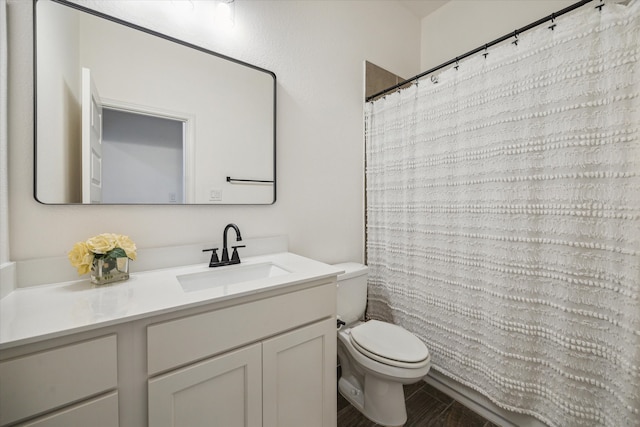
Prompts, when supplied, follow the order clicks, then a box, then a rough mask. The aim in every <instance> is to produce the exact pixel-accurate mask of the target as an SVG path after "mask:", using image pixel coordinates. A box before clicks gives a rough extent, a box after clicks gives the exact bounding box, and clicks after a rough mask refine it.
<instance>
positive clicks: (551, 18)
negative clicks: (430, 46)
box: [366, 0, 604, 102]
mask: <svg viewBox="0 0 640 427" xmlns="http://www.w3.org/2000/svg"><path fill="white" fill-rule="evenodd" d="M592 1H593V0H581V1H579V2H577V3H574V4H572V5H570V6H567V7H565V8H564V9H562V10H559V11H558V12H555V13H552V14H551V15H549V16H546V17H544V18H542V19H538V20H537V21H535V22H532V23H531V24H529V25H526V26H524V27H522V28H519V29H517V30H515V31H514V32H512V33H509V34H505V35H504V36H502V37H500V38H497V39H495V40H494V41H492V42H489V43H486V44H483V45H482V46H479V47H477V48H475V49H473V50H470V51H469V52H467V53H465V54H463V55H461V56H456V57H455V58H453V59H451V60H449V61H447V62H444V63H442V64H440V65H438V66H436V67H433V68H431V69H430V70H427V71H425V72H422V73H420V74H418V75H415V76H413V77H411V78H410V79H406V80H404V81H401V82H400V83H398V84H395V85H393V86H391V87H389V88H387V89H385V90H382V91H380V92H378V93H375V94H373V95H371V96H368V97H367V98H366V101H367V102H370V101H371V100H373V99H374V98H377V97H379V96H380V95H385V94H387V93H389V92H392V91H394V90H396V89H398V88H399V87H401V86H404V85H406V84H407V83H410V82H412V81H417V80H419V79H420V78H422V77H424V76H426V75H428V74H431V73H433V72H434V71H438V70H440V69H442V68H444V67H446V66H448V65H451V64H455V63H457V62H459V61H460V60H461V59H464V58H467V57H469V56H471V55H475V54H476V53H478V52H481V51H483V50H486V49H488V48H489V47H491V46H494V45H496V44H498V43H501V42H503V41H505V40H508V39H510V38H511V37H515V38H516V40H517V38H518V34H521V33H524V32H525V31H529V30H530V29H532V28H535V27H537V26H539V25H542V24H544V23H545V22H547V21H551V22H553V21H555V19H556V18H557V17H559V16H561V15H564V14H565V13H569V12H571V11H572V10H574V9H577V8H579V7H581V6H584V5H585V4H587V3H590V2H592ZM602 1H603V0H600V4H599V5H597V6H596V8H597V9H600V10H601V9H602V7H603V6H604V3H602ZM553 27H555V24H553V25H552V26H550V27H549V28H550V29H551V30H553Z"/></svg>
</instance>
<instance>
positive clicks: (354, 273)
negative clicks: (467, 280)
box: [335, 263, 431, 426]
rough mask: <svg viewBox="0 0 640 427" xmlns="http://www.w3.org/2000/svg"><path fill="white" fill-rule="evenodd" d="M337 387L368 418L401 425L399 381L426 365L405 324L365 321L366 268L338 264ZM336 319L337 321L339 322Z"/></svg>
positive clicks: (412, 378)
mask: <svg viewBox="0 0 640 427" xmlns="http://www.w3.org/2000/svg"><path fill="white" fill-rule="evenodd" d="M335 267H338V268H340V269H341V270H344V273H343V274H341V275H338V320H339V321H340V320H341V321H342V322H344V323H345V324H344V325H342V326H340V327H339V330H338V359H339V361H340V366H341V369H342V375H341V377H340V380H339V381H338V390H339V391H340V394H342V396H344V397H345V399H347V400H348V401H349V402H350V403H351V404H352V405H353V406H355V407H356V408H357V409H358V410H359V411H360V412H361V413H362V414H364V415H365V416H366V417H367V418H369V419H370V420H371V421H373V422H375V423H378V424H381V425H383V426H401V425H403V424H404V423H405V422H406V421H407V410H406V407H405V402H404V390H403V385H404V384H413V383H416V382H418V381H420V380H421V379H423V378H424V377H425V376H426V375H427V373H428V372H429V368H430V367H431V357H430V355H429V350H428V349H427V347H426V346H425V345H424V343H423V342H422V341H420V339H419V338H418V337H416V336H415V335H413V334H412V333H411V332H409V331H407V330H406V329H404V328H402V327H400V326H397V325H393V324H391V323H387V322H381V321H378V320H369V321H368V322H365V321H364V320H363V318H364V312H365V308H366V304H367V273H368V267H367V266H365V265H362V264H357V263H343V264H337V265H335ZM339 324H340V322H339Z"/></svg>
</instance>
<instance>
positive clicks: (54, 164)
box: [37, 3, 82, 202]
mask: <svg viewBox="0 0 640 427" xmlns="http://www.w3.org/2000/svg"><path fill="white" fill-rule="evenodd" d="M43 6H45V8H46V9H48V10H47V13H49V14H50V15H51V16H52V17H53V18H54V19H55V20H56V22H60V23H62V25H61V26H60V27H56V26H53V25H47V24H48V23H45V24H44V25H40V26H39V27H38V35H37V37H38V45H39V46H40V49H39V50H38V53H39V54H38V63H39V65H40V67H41V69H43V70H46V72H44V73H38V87H39V88H40V91H41V92H40V93H41V95H42V98H41V99H47V100H49V101H50V102H47V103H40V104H38V134H39V135H41V136H42V141H43V142H44V143H43V144H38V159H39V162H38V170H39V171H41V173H40V174H38V176H37V179H38V190H39V191H38V195H42V194H44V195H46V196H47V198H44V199H43V198H40V197H39V199H40V200H42V201H45V202H47V201H50V200H53V201H55V200H66V201H69V202H81V201H82V187H81V186H80V183H81V179H82V178H81V177H82V170H81V167H82V165H81V158H80V155H79V153H80V151H81V147H80V113H81V112H80V81H81V79H80V67H79V66H78V64H79V63H80V62H79V58H78V50H79V49H78V47H79V43H80V40H79V37H78V29H79V28H80V23H79V20H78V17H77V16H76V14H74V13H73V12H72V11H71V10H70V9H69V8H61V7H51V6H55V4H53V3H43ZM61 29H62V30H61ZM61 171H63V173H61Z"/></svg>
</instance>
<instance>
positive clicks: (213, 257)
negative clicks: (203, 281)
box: [202, 224, 245, 267]
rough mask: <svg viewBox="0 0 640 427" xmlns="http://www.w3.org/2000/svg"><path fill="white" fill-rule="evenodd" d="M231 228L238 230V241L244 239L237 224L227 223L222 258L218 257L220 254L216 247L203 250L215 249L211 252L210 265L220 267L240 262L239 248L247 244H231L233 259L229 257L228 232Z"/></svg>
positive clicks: (223, 238) (223, 237) (223, 234)
mask: <svg viewBox="0 0 640 427" xmlns="http://www.w3.org/2000/svg"><path fill="white" fill-rule="evenodd" d="M230 228H233V229H234V230H235V232H236V242H241V241H242V236H241V235H240V229H239V228H238V226H237V225H235V224H227V226H226V227H225V228H224V232H223V233H222V259H221V260H219V259H218V254H217V253H216V251H217V250H218V248H215V249H203V251H202V252H207V251H213V253H212V254H211V261H209V267H220V266H223V265H232V264H240V255H238V248H244V247H245V245H236V246H231V248H232V249H233V253H232V254H231V259H229V250H228V249H227V232H228V231H229V229H230Z"/></svg>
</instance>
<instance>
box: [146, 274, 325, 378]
mask: <svg viewBox="0 0 640 427" xmlns="http://www.w3.org/2000/svg"><path fill="white" fill-rule="evenodd" d="M335 310H336V284H335V282H329V283H327V284H323V285H320V286H316V287H313V288H309V289H304V290H301V291H297V292H291V293H287V294H284V295H279V296H275V297H271V298H265V299H262V300H259V301H254V302H250V303H244V304H240V305H236V306H233V307H228V308H223V309H220V310H215V311H210V312H207V313H202V314H197V315H194V316H189V317H185V318H182V319H178V320H172V321H168V322H164V323H159V324H156V325H151V326H149V327H148V328H147V346H148V351H147V363H148V373H149V375H150V376H151V375H155V374H157V373H160V372H164V371H167V370H169V369H172V368H175V367H178V366H183V365H186V364H187V363H190V362H193V361H195V360H200V359H204V358H206V357H209V356H212V355H215V354H219V353H222V352H224V351H227V350H230V349H233V348H236V347H239V346H242V345H244V344H247V343H251V342H254V341H258V340H260V339H262V338H265V337H268V336H271V335H275V334H278V333H280V332H283V331H286V330H289V329H293V328H296V327H298V326H301V325H304V324H307V323H311V322H314V321H316V320H319V319H323V318H326V317H330V316H333V315H334V314H335Z"/></svg>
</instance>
